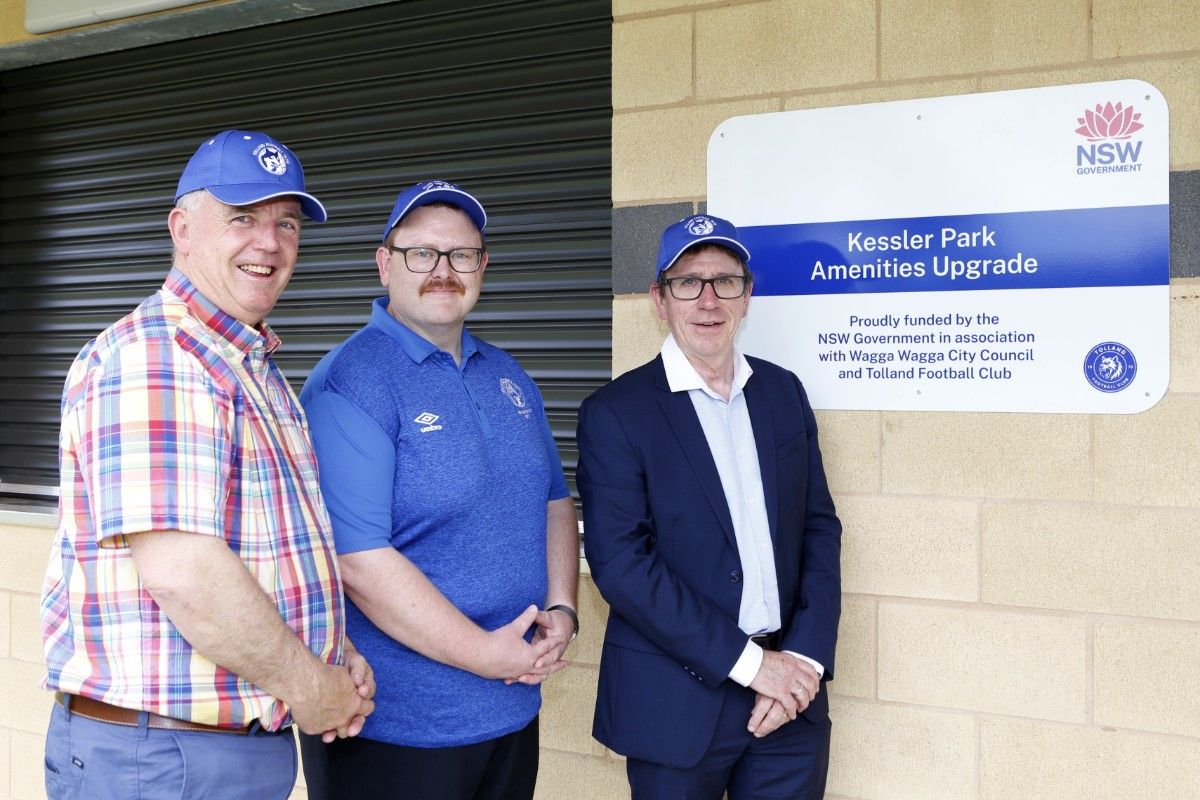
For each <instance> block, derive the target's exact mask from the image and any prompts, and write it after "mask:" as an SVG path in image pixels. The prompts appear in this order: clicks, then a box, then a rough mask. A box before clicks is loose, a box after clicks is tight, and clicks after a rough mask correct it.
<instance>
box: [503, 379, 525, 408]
mask: <svg viewBox="0 0 1200 800" xmlns="http://www.w3.org/2000/svg"><path fill="white" fill-rule="evenodd" d="M500 391H502V392H504V394H505V396H506V397H508V399H509V400H512V404H513V405H514V406H516V407H517V408H524V407H525V395H523V394H521V387H520V386H517V385H516V384H515V383H513V382H512V381H511V380H509V379H508V378H501V379H500Z"/></svg>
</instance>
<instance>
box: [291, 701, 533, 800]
mask: <svg viewBox="0 0 1200 800" xmlns="http://www.w3.org/2000/svg"><path fill="white" fill-rule="evenodd" d="M300 752H301V754H302V755H303V757H304V782H305V783H306V784H307V785H308V797H309V800H410V799H411V800H532V798H533V788H534V785H535V784H536V783H537V770H538V721H537V717H534V719H533V721H532V722H530V723H529V724H528V725H527V726H525V727H524V728H523V729H521V730H519V731H516V732H515V733H510V734H508V735H506V736H501V737H500V738H498V739H489V740H488V741H486V742H478V743H476V744H468V745H463V746H461V747H433V748H426V747H405V746H403V745H396V744H387V743H386V742H377V741H374V740H372V739H363V738H361V737H354V738H350V739H336V740H334V742H333V743H332V744H328V745H327V744H324V743H322V742H321V737H319V736H308V735H306V734H301V735H300Z"/></svg>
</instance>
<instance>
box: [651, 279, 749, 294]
mask: <svg viewBox="0 0 1200 800" xmlns="http://www.w3.org/2000/svg"><path fill="white" fill-rule="evenodd" d="M661 283H662V285H664V286H666V287H668V288H670V290H671V296H672V297H674V298H675V299H676V300H695V299H696V298H697V297H699V296H700V295H702V294H703V293H704V287H705V286H706V285H708V286H711V287H713V293H714V294H716V296H717V297H719V298H721V299H722V300H733V299H735V298H738V297H741V296H742V295H743V294H745V293H746V276H745V275H717V276H716V277H715V278H697V277H695V276H693V275H683V276H681V277H678V278H663V279H662V281H661Z"/></svg>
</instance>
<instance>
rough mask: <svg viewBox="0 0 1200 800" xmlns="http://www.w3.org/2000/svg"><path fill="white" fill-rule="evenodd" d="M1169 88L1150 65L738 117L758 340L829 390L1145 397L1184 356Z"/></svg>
mask: <svg viewBox="0 0 1200 800" xmlns="http://www.w3.org/2000/svg"><path fill="white" fill-rule="evenodd" d="M1169 156H1170V153H1169V149H1168V137H1167V105H1166V101H1165V100H1164V99H1163V96H1162V94H1161V93H1160V92H1159V91H1158V90H1157V89H1155V88H1154V87H1153V86H1151V85H1149V84H1147V83H1144V82H1141V81H1133V80H1126V81H1112V82H1108V83H1093V84H1082V85H1075V86H1057V87H1049V88H1041V89H1026V90H1020V91H1011V92H995V93H988V94H975V95H964V96H958V97H939V98H931V99H925V100H907V101H900V102H894V103H876V104H872V105H863V106H846V107H840V108H826V109H816V110H811V111H790V112H783V113H774V114H762V115H756V116H747V117H734V118H732V119H729V120H726V121H725V122H723V123H721V125H720V126H719V127H718V128H717V130H716V131H715V132H714V133H713V136H712V139H711V140H710V142H709V149H708V181H709V184H708V208H709V211H710V212H711V213H712V214H714V215H716V216H720V217H725V218H727V219H729V220H731V221H732V222H733V223H734V224H735V225H737V226H738V230H739V233H740V234H741V235H742V236H743V240H744V241H745V242H746V244H747V246H748V247H749V249H750V253H751V256H752V258H751V262H750V269H751V271H752V272H753V273H754V276H755V283H754V295H753V298H752V300H751V303H750V315H749V319H748V320H747V321H746V323H745V325H744V327H743V329H742V332H741V334H740V336H739V339H738V346H739V347H740V348H741V349H742V350H743V351H744V352H746V353H749V354H751V355H757V356H761V357H763V358H767V359H770V360H772V361H775V362H777V363H780V364H782V365H784V366H786V367H788V368H789V369H791V370H793V371H794V372H796V374H797V375H799V376H800V378H801V379H802V380H803V381H804V383H805V386H806V387H807V389H808V392H809V396H810V397H811V399H812V403H813V405H814V406H815V407H817V408H837V409H892V410H941V411H1036V412H1085V413H1135V412H1138V411H1144V410H1146V409H1147V408H1150V407H1151V406H1153V405H1154V404H1155V403H1156V402H1158V400H1159V399H1160V398H1161V397H1162V395H1163V393H1164V392H1165V391H1166V388H1167V380H1168V376H1169V369H1170V348H1169V340H1168V335H1169V328H1170V324H1169V302H1170V290H1169V285H1168V284H1169V279H1170V265H1169V255H1170V240H1169V220H1168V168H1169Z"/></svg>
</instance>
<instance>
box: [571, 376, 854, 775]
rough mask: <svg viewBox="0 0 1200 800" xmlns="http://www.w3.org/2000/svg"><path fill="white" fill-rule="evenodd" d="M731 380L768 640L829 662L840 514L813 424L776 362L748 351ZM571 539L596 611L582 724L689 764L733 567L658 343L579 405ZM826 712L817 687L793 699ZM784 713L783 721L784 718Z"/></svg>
mask: <svg viewBox="0 0 1200 800" xmlns="http://www.w3.org/2000/svg"><path fill="white" fill-rule="evenodd" d="M748 361H749V362H750V366H751V368H752V369H753V375H751V377H750V379H749V381H748V382H747V383H746V386H745V389H744V391H745V396H746V405H747V408H748V410H749V413H750V421H751V425H752V427H753V429H754V439H755V444H756V445H757V449H758V460H759V467H760V469H761V472H762V482H763V495H764V499H765V501H766V506H767V518H768V521H769V523H770V530H771V539H772V541H773V543H774V548H775V549H774V554H775V569H776V578H777V579H778V585H779V605H780V618H781V620H782V628H781V632H782V634H783V639H782V644H781V647H780V649H781V650H793V651H795V652H797V653H802V654H804V655H806V656H808V657H810V658H812V659H815V660H816V661H819V662H820V663H821V664H822V665H823V666H824V667H825V674H824V679H825V680H828V679H830V678H832V677H833V671H834V646H835V643H836V640H837V628H838V617H839V614H840V610H841V581H840V560H839V559H840V549H841V524H840V523H839V522H838V518H837V515H836V514H835V511H834V506H833V499H832V498H831V497H830V494H829V487H828V484H827V483H826V480H825V470H824V467H823V466H822V464H821V451H820V449H819V448H818V446H817V426H816V419H815V418H814V416H813V412H812V407H811V406H810V405H809V403H808V398H807V396H806V395H805V392H804V388H803V387H802V386H801V384H800V381H799V379H797V378H796V376H795V375H793V374H792V373H791V372H789V371H787V370H785V369H783V368H781V367H778V366H776V365H774V364H771V363H770V362H767V361H762V360H761V359H757V358H748ZM577 480H578V486H579V492H580V495H581V496H582V499H583V518H584V548H585V551H586V554H587V559H588V564H589V566H590V568H591V573H592V578H593V579H594V580H595V582H596V586H597V587H598V588H599V589H600V593H601V594H602V595H603V596H604V598H605V600H607V601H608V603H609V606H610V614H609V620H608V629H607V631H606V632H605V636H604V652H603V656H602V659H601V662H600V681H599V693H598V697H597V700H596V716H595V724H594V726H593V735H594V736H595V737H596V739H598V740H599V741H600V742H602V743H603V744H605V745H607V746H608V747H610V748H612V749H613V750H615V751H616V752H618V753H621V754H623V755H626V756H630V757H633V758H639V759H643V760H647V761H653V762H657V763H660V764H669V765H672V766H677V767H690V766H694V765H695V764H697V763H698V762H699V761H700V759H701V758H702V757H703V755H704V753H705V751H706V750H707V748H708V745H709V743H710V742H711V740H712V736H713V732H714V730H715V727H716V724H717V718H718V715H719V713H720V709H721V704H722V700H723V697H724V691H723V690H722V689H721V688H719V687H721V684H722V683H723V682H724V681H726V680H728V677H727V676H728V674H729V671H730V670H731V669H732V668H733V665H734V663H735V662H736V661H737V659H738V657H739V656H740V655H741V653H742V651H743V649H744V648H745V646H746V640H747V638H748V637H747V635H746V634H745V633H743V632H742V631H741V629H740V628H739V627H738V612H739V609H740V606H741V597H742V583H741V575H742V567H741V561H740V559H739V557H738V550H737V541H736V539H735V538H734V531H733V521H732V518H731V517H730V513H729V508H728V505H727V504H726V501H725V493H724V490H723V489H722V487H721V479H720V476H719V475H718V473H717V467H716V463H715V462H714V460H713V457H712V453H711V452H710V451H709V448H708V442H707V441H706V439H705V438H704V431H703V429H702V428H701V427H700V420H699V418H698V417H697V416H696V410H695V407H694V406H693V405H692V401H691V398H690V397H689V396H688V393H687V392H672V391H671V390H670V388H669V386H668V384H667V377H666V372H665V371H664V369H663V364H662V358H661V357H658V358H656V359H654V360H653V361H651V362H650V363H648V364H645V365H643V366H641V367H639V368H637V369H635V370H633V371H631V372H628V373H626V374H625V375H622V376H620V377H619V378H617V379H616V380H614V381H613V382H612V383H610V384H608V385H607V386H605V387H603V388H601V389H600V390H598V391H597V392H595V393H594V394H593V395H592V396H590V397H589V398H587V400H585V401H584V403H583V406H582V407H581V408H580V411H579V470H578V478H577ZM827 714H828V700H827V695H826V692H825V691H821V692H819V693H818V695H817V698H816V700H815V701H814V702H813V703H812V704H811V705H810V706H809V708H808V709H807V710H806V711H805V716H807V717H809V719H812V720H814V721H816V720H819V719H821V718H823V717H824V716H825V715H827ZM791 724H796V723H791Z"/></svg>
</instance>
